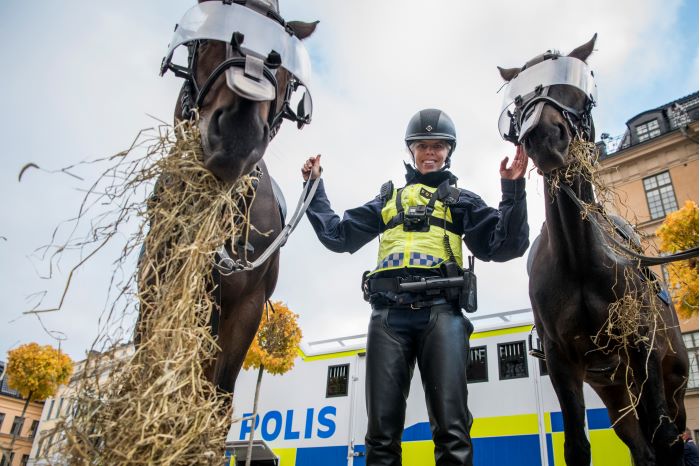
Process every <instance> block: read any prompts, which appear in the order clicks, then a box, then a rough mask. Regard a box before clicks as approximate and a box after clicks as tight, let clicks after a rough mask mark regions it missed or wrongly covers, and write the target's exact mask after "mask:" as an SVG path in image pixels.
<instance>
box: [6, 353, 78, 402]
mask: <svg viewBox="0 0 700 466" xmlns="http://www.w3.org/2000/svg"><path fill="white" fill-rule="evenodd" d="M6 373H7V383H8V385H9V386H10V388H12V389H14V390H17V391H18V392H19V393H20V395H21V396H22V398H26V399H30V400H32V401H35V400H45V399H46V398H49V397H51V396H53V395H55V394H56V390H58V386H59V385H63V384H65V383H67V382H68V380H69V379H70V376H71V374H72V373H73V361H71V359H70V358H69V357H68V356H67V355H66V354H64V353H63V352H62V351H61V350H58V349H55V348H53V347H51V346H50V345H44V346H40V345H38V344H37V343H27V344H26V345H22V346H20V347H18V348H15V349H13V350H11V351H9V352H8V354H7V368H6Z"/></svg>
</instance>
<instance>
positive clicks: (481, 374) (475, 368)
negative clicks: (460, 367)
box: [467, 346, 489, 383]
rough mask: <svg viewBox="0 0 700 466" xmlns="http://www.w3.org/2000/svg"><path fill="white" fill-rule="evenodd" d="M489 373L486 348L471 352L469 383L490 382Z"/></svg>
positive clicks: (477, 348)
mask: <svg viewBox="0 0 700 466" xmlns="http://www.w3.org/2000/svg"><path fill="white" fill-rule="evenodd" d="M488 380H489V371H488V361H487V360H486V347H485V346H477V347H475V348H471V349H470V350H469V365H468V366H467V382H469V383H472V382H488Z"/></svg>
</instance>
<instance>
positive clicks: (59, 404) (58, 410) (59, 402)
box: [56, 397, 63, 417]
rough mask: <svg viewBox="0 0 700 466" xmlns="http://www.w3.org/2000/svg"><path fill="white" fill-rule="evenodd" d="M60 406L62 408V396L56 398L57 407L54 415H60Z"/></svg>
mask: <svg viewBox="0 0 700 466" xmlns="http://www.w3.org/2000/svg"><path fill="white" fill-rule="evenodd" d="M61 408H63V397H61V399H60V400H58V408H56V417H61Z"/></svg>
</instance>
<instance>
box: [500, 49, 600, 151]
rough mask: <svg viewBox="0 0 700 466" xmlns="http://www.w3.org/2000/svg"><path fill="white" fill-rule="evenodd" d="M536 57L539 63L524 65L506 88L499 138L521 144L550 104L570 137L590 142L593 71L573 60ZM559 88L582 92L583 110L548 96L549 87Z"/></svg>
mask: <svg viewBox="0 0 700 466" xmlns="http://www.w3.org/2000/svg"><path fill="white" fill-rule="evenodd" d="M539 58H540V61H536V62H535V63H534V64H532V65H530V63H532V61H531V62H530V63H528V64H527V65H525V67H523V69H522V71H520V73H519V74H518V75H517V76H516V77H515V78H513V79H512V80H511V81H510V82H509V83H508V84H507V86H506V91H505V93H504V96H503V105H502V107H501V113H500V117H499V120H498V130H499V133H500V135H501V137H502V138H503V139H505V140H506V141H510V142H512V143H513V144H521V143H522V142H523V140H524V139H525V138H526V137H527V135H528V133H529V132H530V131H532V130H533V129H534V128H535V127H536V126H537V124H538V122H539V120H540V117H541V116H542V109H543V108H544V106H545V104H550V105H552V106H554V107H555V108H556V109H557V110H558V111H559V112H561V114H562V115H563V117H564V119H565V120H566V121H567V124H568V125H569V128H570V129H571V131H572V134H575V135H579V136H581V137H582V138H584V139H585V140H588V139H590V137H591V136H592V134H593V132H592V128H593V119H592V117H591V110H592V109H593V107H594V106H595V103H596V99H597V97H598V90H597V87H596V84H595V80H594V78H593V71H591V70H590V68H589V67H588V65H587V64H586V63H585V62H583V61H581V60H579V59H577V58H573V57H562V56H559V55H556V54H553V53H547V54H544V55H542V56H541V57H539ZM533 61H535V60H533ZM560 85H565V86H571V87H574V88H576V89H579V90H580V91H581V92H583V93H584V95H585V96H586V104H585V106H584V108H583V109H581V110H577V109H574V108H572V107H570V106H567V105H565V104H563V103H561V102H559V101H558V100H556V99H554V98H552V97H551V96H549V92H550V89H551V87H552V86H560Z"/></svg>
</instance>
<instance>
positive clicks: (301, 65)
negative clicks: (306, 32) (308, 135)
mask: <svg viewBox="0 0 700 466" xmlns="http://www.w3.org/2000/svg"><path fill="white" fill-rule="evenodd" d="M206 40H215V41H221V42H225V43H226V44H227V52H226V59H225V60H224V61H223V62H222V63H220V64H219V65H218V66H217V67H216V69H215V70H214V71H213V72H212V73H211V75H210V76H209V77H208V78H207V80H206V82H205V83H204V84H203V85H202V86H201V87H199V86H198V85H197V82H196V80H195V67H196V63H197V57H196V54H197V51H198V47H199V44H200V43H201V42H202V41H206ZM181 45H186V46H187V48H188V49H189V58H188V63H187V65H177V64H175V63H173V54H174V53H175V50H176V49H177V48H178V47H179V46H181ZM278 67H282V68H284V69H286V70H287V71H288V72H289V73H290V74H291V75H292V78H291V79H290V80H289V83H288V85H287V89H286V90H285V95H284V105H283V109H282V110H281V111H280V112H279V113H277V114H276V115H274V116H273V117H272V118H271V120H274V121H275V122H277V121H278V120H279V119H280V118H282V117H285V118H288V119H291V120H295V121H297V124H298V125H299V127H301V126H302V125H304V124H308V123H310V121H311V114H312V101H311V93H310V90H309V82H310V80H311V79H310V78H311V60H310V58H309V54H308V52H307V50H306V48H305V47H304V45H303V44H302V42H301V40H299V39H298V38H297V37H296V36H294V33H293V31H292V30H291V29H289V28H288V27H286V26H285V25H284V21H283V20H281V18H277V20H275V19H271V18H270V17H267V16H264V15H262V14H260V13H258V12H256V11H253V10H251V9H250V8H247V7H245V6H243V5H239V4H236V3H230V4H228V3H224V2H214V1H211V2H203V3H200V4H198V5H195V6H194V7H192V8H190V9H189V10H188V11H187V12H186V13H185V15H184V16H183V17H182V19H181V20H180V22H179V23H178V24H177V25H176V26H175V32H174V34H173V38H172V40H171V41H170V45H168V51H167V53H166V55H165V58H163V62H162V64H161V70H160V73H161V76H162V75H163V74H165V72H166V71H168V70H171V71H173V73H175V75H176V76H178V77H182V78H185V79H186V80H188V81H189V82H190V83H191V84H192V86H193V87H194V89H193V90H194V93H195V102H194V105H195V107H199V106H200V105H201V104H202V102H203V100H204V97H205V95H206V93H207V92H208V91H209V89H210V88H211V86H212V85H213V83H214V81H216V79H217V78H218V77H219V76H221V74H225V75H226V84H227V86H228V87H229V88H230V89H231V90H232V91H233V92H235V93H236V94H238V95H239V96H241V97H243V98H246V99H249V100H253V101H260V102H262V101H273V100H275V99H276V97H277V80H276V78H275V73H274V70H275V69H277V68H278ZM300 86H301V87H303V88H304V94H303V97H301V99H300V100H299V102H298V106H297V110H296V112H295V111H292V110H291V107H290V100H291V97H292V94H294V92H295V91H296V90H297V89H298V88H299V87H300ZM271 107H273V106H271Z"/></svg>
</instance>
